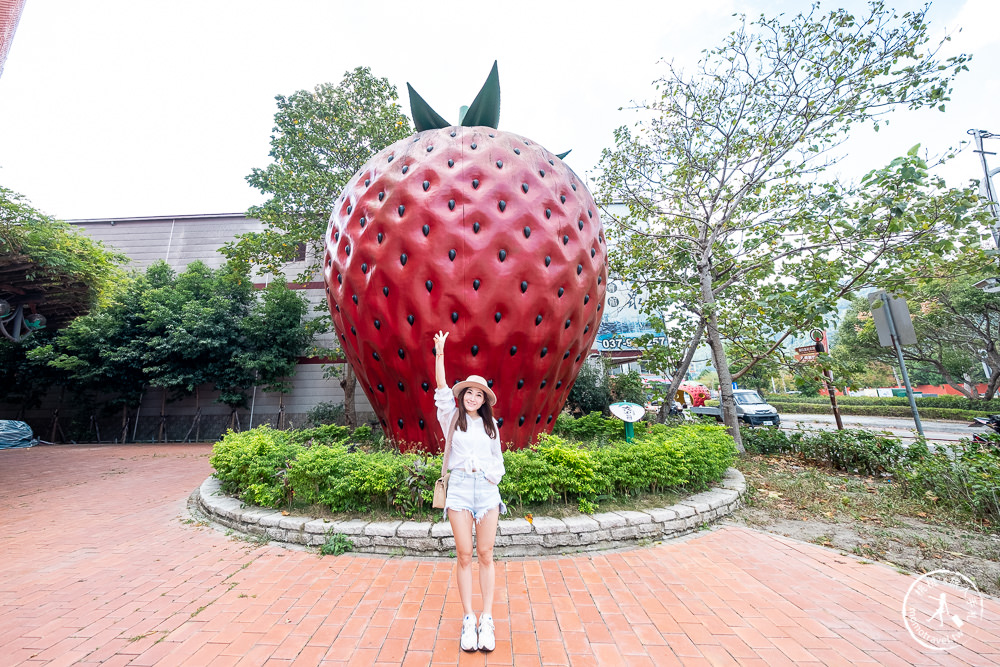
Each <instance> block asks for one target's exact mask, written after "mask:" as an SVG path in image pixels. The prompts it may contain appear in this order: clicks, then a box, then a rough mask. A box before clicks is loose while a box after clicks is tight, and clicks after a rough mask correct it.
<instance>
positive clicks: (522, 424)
mask: <svg viewBox="0 0 1000 667" xmlns="http://www.w3.org/2000/svg"><path fill="white" fill-rule="evenodd" d="M517 425H518V426H524V415H521V416H520V417H518V419H517Z"/></svg>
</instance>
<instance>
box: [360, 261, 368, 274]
mask: <svg viewBox="0 0 1000 667" xmlns="http://www.w3.org/2000/svg"><path fill="white" fill-rule="evenodd" d="M361 273H368V265H367V264H365V263H364V262H362V263H361Z"/></svg>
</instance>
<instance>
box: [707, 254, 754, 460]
mask: <svg viewBox="0 0 1000 667" xmlns="http://www.w3.org/2000/svg"><path fill="white" fill-rule="evenodd" d="M698 273H699V274H700V276H699V277H700V280H701V300H702V304H703V308H704V311H703V312H704V314H705V317H704V319H705V320H706V323H705V324H706V328H707V329H708V336H707V337H708V346H709V347H710V348H711V349H712V360H713V361H714V362H715V372H716V373H718V374H719V399H720V400H719V406H720V408H721V409H722V421H723V423H725V425H726V426H728V427H729V434H730V435H732V436H733V441H734V442H735V443H736V449H738V450H739V452H740V453H741V454H745V453H746V450H745V449H744V448H743V438H742V437H741V436H740V422H739V420H738V419H737V417H736V402H735V401H734V400H733V376H732V374H731V373H730V372H729V362H728V361H727V359H726V350H725V348H723V346H722V336H721V335H720V334H719V320H718V317H717V316H716V314H715V291H714V290H713V289H712V268H711V266H710V265H709V263H708V261H706V262H704V263H703V264H700V265H699V266H698Z"/></svg>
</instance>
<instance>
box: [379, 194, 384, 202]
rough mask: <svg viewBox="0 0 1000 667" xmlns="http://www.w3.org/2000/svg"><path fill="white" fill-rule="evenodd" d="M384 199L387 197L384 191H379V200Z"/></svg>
mask: <svg viewBox="0 0 1000 667" xmlns="http://www.w3.org/2000/svg"><path fill="white" fill-rule="evenodd" d="M383 199H385V193H384V192H380V193H378V200H379V201H382V200H383Z"/></svg>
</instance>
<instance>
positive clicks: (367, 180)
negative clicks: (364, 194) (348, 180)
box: [365, 178, 372, 188]
mask: <svg viewBox="0 0 1000 667" xmlns="http://www.w3.org/2000/svg"><path fill="white" fill-rule="evenodd" d="M371 184H372V179H370V178H366V179H365V187H366V188H367V187H368V186H369V185H371Z"/></svg>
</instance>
